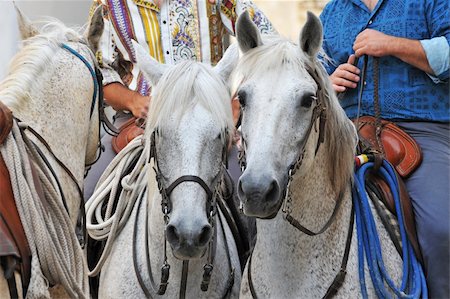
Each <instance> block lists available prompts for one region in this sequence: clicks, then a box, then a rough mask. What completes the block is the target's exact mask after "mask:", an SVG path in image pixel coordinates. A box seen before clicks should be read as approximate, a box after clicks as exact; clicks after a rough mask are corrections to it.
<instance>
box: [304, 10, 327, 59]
mask: <svg viewBox="0 0 450 299" xmlns="http://www.w3.org/2000/svg"><path fill="white" fill-rule="evenodd" d="M322 39H323V31H322V23H321V22H320V20H319V18H318V17H316V16H315V15H314V14H313V13H312V12H310V11H308V13H307V19H306V24H305V26H303V29H302V31H301V33H300V48H301V49H302V50H303V52H305V53H306V54H307V55H308V56H309V57H310V58H314V57H316V55H317V53H318V52H319V50H320V48H321V47H322Z"/></svg>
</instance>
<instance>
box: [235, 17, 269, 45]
mask: <svg viewBox="0 0 450 299" xmlns="http://www.w3.org/2000/svg"><path fill="white" fill-rule="evenodd" d="M236 36H237V41H238V44H239V47H240V48H241V51H242V52H244V53H245V52H247V51H248V50H251V49H253V48H256V47H258V46H261V45H262V44H263V43H262V41H261V34H260V33H259V29H258V27H256V25H255V24H254V23H253V21H252V20H251V19H250V15H249V14H248V11H244V13H242V14H241V15H240V16H239V18H238V20H237V24H236Z"/></svg>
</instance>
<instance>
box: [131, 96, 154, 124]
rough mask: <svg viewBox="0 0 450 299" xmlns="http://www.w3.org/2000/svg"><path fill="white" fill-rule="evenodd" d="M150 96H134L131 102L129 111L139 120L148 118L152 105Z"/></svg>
mask: <svg viewBox="0 0 450 299" xmlns="http://www.w3.org/2000/svg"><path fill="white" fill-rule="evenodd" d="M150 100H151V97H150V96H143V95H141V94H139V93H137V92H136V93H134V94H133V99H132V100H131V101H130V102H129V107H128V110H129V111H130V112H131V113H132V114H133V116H134V117H136V118H137V119H139V118H144V119H145V118H147V113H148V106H149V105H150Z"/></svg>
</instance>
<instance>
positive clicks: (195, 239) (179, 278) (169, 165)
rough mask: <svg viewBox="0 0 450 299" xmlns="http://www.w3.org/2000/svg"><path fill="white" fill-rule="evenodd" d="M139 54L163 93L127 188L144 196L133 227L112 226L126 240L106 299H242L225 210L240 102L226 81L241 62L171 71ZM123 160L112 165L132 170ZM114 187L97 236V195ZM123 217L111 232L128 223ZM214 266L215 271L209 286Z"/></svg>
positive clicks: (228, 57) (104, 281) (108, 268)
mask: <svg viewBox="0 0 450 299" xmlns="http://www.w3.org/2000/svg"><path fill="white" fill-rule="evenodd" d="M134 49H135V53H136V57H137V63H138V65H139V67H140V69H142V70H143V71H144V73H146V75H147V77H148V79H149V80H150V82H152V86H154V87H153V89H152V100H151V107H150V112H149V116H148V119H149V122H148V123H147V125H146V132H145V134H144V137H143V139H142V142H143V144H144V149H143V153H142V156H141V160H140V161H141V162H137V164H136V166H135V168H134V170H133V172H132V173H131V175H128V176H125V177H124V178H123V179H121V183H122V187H123V190H124V191H123V192H125V193H123V194H126V192H128V194H130V193H134V194H135V195H138V196H137V198H136V197H133V194H131V197H129V198H126V202H128V203H130V202H131V207H132V212H131V215H130V218H129V219H128V221H127V222H126V224H124V227H123V228H119V229H116V228H114V224H113V225H112V227H111V232H113V233H115V232H117V233H118V235H117V237H116V238H115V239H114V243H113V245H112V247H111V252H110V255H109V256H108V257H107V259H106V262H105V263H104V265H103V267H102V268H101V272H100V286H99V297H100V298H145V297H152V298H155V297H158V298H159V297H164V298H175V297H178V296H179V297H181V298H184V297H187V298H223V297H233V298H235V297H237V296H238V293H239V287H240V280H241V271H240V264H239V258H238V254H237V249H236V244H235V241H234V239H233V236H232V233H231V231H230V228H229V226H228V224H227V222H226V221H225V219H224V215H223V214H222V212H221V211H220V210H219V209H218V208H217V206H216V205H217V204H216V202H215V201H216V188H217V186H218V184H219V183H220V180H221V178H222V171H223V163H224V157H225V156H224V155H225V154H226V150H227V146H228V140H229V135H230V133H231V130H232V128H233V122H232V113H231V105H230V99H231V96H230V91H229V89H228V88H227V85H226V84H225V82H226V81H227V80H228V77H229V74H230V73H231V71H232V69H233V67H234V66H235V64H236V63H237V59H238V51H237V47H233V49H229V50H228V51H227V52H226V54H225V56H224V58H223V59H222V60H221V61H220V63H219V64H218V65H217V66H216V67H214V68H212V67H210V66H208V65H205V64H201V63H199V62H194V61H184V62H180V63H178V64H176V65H174V66H169V65H162V64H160V63H158V62H157V61H155V60H154V59H153V58H151V57H150V56H149V55H148V54H147V53H146V52H145V50H143V49H142V47H140V46H139V45H138V44H137V43H134ZM140 144H141V140H140V139H135V140H134V142H132V143H130V144H129V145H128V146H127V147H126V148H125V149H124V150H123V152H127V151H129V152H130V153H131V152H133V151H135V150H136V149H138V148H139V146H141V145H140ZM141 148H142V146H141ZM120 155H121V154H119V156H118V158H117V157H116V158H117V159H115V160H113V162H112V164H111V165H121V164H123V163H128V162H123V161H124V160H126V159H128V160H129V158H127V157H128V156H127V155H126V154H122V155H123V156H122V157H121V156H120ZM142 157H143V159H142ZM150 158H153V159H152V160H150ZM128 160H127V161H128ZM135 163H136V162H135ZM151 163H154V164H153V165H152V164H151ZM111 165H110V169H109V170H108V169H107V170H106V173H109V171H110V170H111V169H112V166H111ZM114 167H115V166H114ZM153 167H154V168H155V170H156V171H157V173H158V175H157V177H155V173H154V171H153V169H152V168H153ZM117 169H120V167H119V166H118V168H117ZM111 173H113V174H114V171H112V172H111ZM116 175H117V173H116ZM119 176H120V175H119ZM133 178H138V179H136V180H133ZM139 181H141V185H139V184H138V183H136V185H131V187H130V184H131V183H130V182H139ZM109 182H110V181H109V180H108V179H107V175H105V174H104V175H103V177H102V178H101V179H100V182H99V184H98V185H97V190H96V191H95V192H94V195H93V196H92V197H91V198H90V199H89V201H88V202H87V204H86V207H87V213H88V229H89V228H90V227H91V224H90V223H89V221H90V220H89V219H91V215H92V216H96V219H97V220H99V219H101V218H102V217H101V216H99V214H100V213H99V210H97V212H95V213H94V212H91V211H94V210H91V208H92V207H94V205H95V204H96V203H95V202H96V201H97V200H98V198H96V197H97V196H100V197H101V196H102V194H103V195H105V194H106V193H108V192H109V191H108V190H109V189H106V188H107V184H108V183H109ZM158 185H159V186H160V188H158ZM112 189H114V186H113V187H112ZM144 189H146V191H145V190H144ZM159 189H161V190H162V191H161V193H162V194H163V195H161V193H160V191H159ZM111 192H115V191H113V190H112V191H111ZM123 194H122V195H120V197H119V198H122V197H123V196H124V195H123ZM119 201H120V199H119ZM134 201H136V203H134ZM133 205H134V206H133ZM161 206H162V208H161ZM98 208H101V205H98ZM216 209H217V212H216ZM117 210H122V211H124V214H126V213H127V212H126V210H128V208H123V206H122V204H121V202H119V203H118V204H117ZM117 210H116V215H113V216H111V218H110V221H109V220H108V221H107V220H105V225H106V224H107V223H108V222H111V221H119V216H118V214H119V213H118V212H117ZM107 213H108V212H107ZM94 222H95V221H94ZM120 222H125V220H123V221H122V220H120ZM119 225H120V224H119ZM94 226H95V225H94ZM105 230H106V228H103V229H100V230H99V233H102V231H105ZM90 234H91V232H90ZM109 238H112V235H110V236H109ZM166 240H167V241H166ZM108 242H110V240H109V239H108ZM166 242H167V243H168V244H170V248H171V249H172V250H170V248H169V246H167V250H166V249H165V247H166V244H167V243H166ZM107 244H108V243H107ZM107 246H108V245H107ZM105 250H109V249H105ZM165 255H167V260H165ZM167 264H168V265H170V277H169V279H168V285H167V290H166V291H165V294H164V296H162V295H161V296H160V295H157V291H158V290H159V289H161V288H164V286H165V282H166V281H165V279H164V278H161V280H160V277H161V270H160V269H161V268H162V267H163V268H164V267H166V266H165V265H167ZM210 265H212V266H213V269H212V276H210V278H209V275H210V273H209V271H210V270H211V268H210ZM165 269H166V270H164V271H167V268H165ZM164 271H163V272H164ZM94 272H95V271H94ZM168 272H169V271H167V272H164V273H165V275H166V274H167V275H168ZM163 276H164V275H163ZM209 279H210V282H209V287H208V289H207V291H205V290H203V291H202V290H201V285H203V286H202V288H203V289H206V286H207V285H208V280H209ZM160 282H161V283H160ZM155 284H156V285H155ZM159 293H161V294H162V292H159Z"/></svg>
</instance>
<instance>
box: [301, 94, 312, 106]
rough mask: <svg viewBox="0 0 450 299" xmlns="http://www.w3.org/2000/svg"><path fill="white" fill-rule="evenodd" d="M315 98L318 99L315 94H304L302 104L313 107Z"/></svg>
mask: <svg viewBox="0 0 450 299" xmlns="http://www.w3.org/2000/svg"><path fill="white" fill-rule="evenodd" d="M315 100H316V97H315V96H313V95H304V96H303V97H302V101H301V104H300V105H301V106H302V107H305V108H309V107H311V105H312V103H313V101H315Z"/></svg>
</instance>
